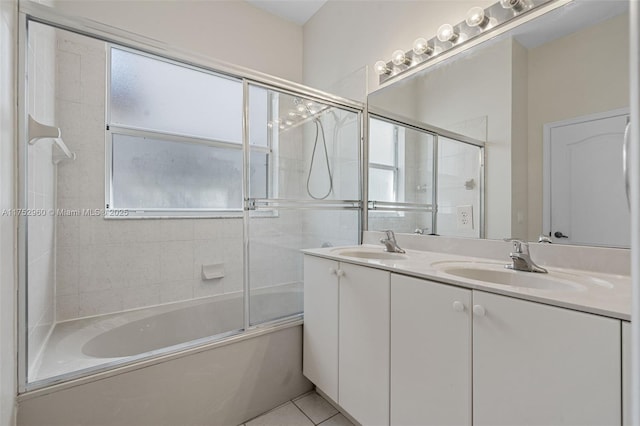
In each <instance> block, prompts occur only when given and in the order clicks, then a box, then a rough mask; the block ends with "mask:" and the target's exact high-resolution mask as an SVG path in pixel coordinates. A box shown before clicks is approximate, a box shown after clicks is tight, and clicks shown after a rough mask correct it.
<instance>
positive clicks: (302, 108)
mask: <svg viewBox="0 0 640 426" xmlns="http://www.w3.org/2000/svg"><path fill="white" fill-rule="evenodd" d="M296 109H297V110H298V111H299V112H305V111H306V110H307V108H306V107H305V106H304V105H302V104H298V106H297V107H296Z"/></svg>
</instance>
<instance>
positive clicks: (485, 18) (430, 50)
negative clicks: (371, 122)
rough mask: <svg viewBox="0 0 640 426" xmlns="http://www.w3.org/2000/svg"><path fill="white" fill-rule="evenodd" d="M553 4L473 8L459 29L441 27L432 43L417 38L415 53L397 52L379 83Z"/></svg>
mask: <svg viewBox="0 0 640 426" xmlns="http://www.w3.org/2000/svg"><path fill="white" fill-rule="evenodd" d="M551 1H553V0H501V1H499V2H497V3H495V4H493V5H491V6H489V7H488V8H486V9H482V8H481V7H472V8H471V9H469V11H468V12H467V16H466V18H465V20H464V21H462V22H460V23H458V24H457V25H450V24H443V25H441V26H440V28H438V31H437V34H436V35H435V36H434V37H432V38H431V39H430V40H426V39H424V38H422V37H420V38H417V39H416V40H415V41H414V42H413V48H412V49H411V50H408V51H406V52H403V51H402V50H396V51H395V52H393V55H392V59H391V60H390V61H389V62H385V61H378V62H376V64H375V66H374V71H375V72H376V73H377V74H378V75H379V82H380V84H382V83H384V82H386V81H387V80H390V79H392V78H394V77H396V76H398V75H400V74H403V73H404V72H406V71H407V70H410V69H413V68H415V67H417V66H418V65H422V64H424V63H426V62H428V61H430V60H431V59H433V58H435V57H436V56H438V55H439V54H441V53H442V52H445V51H447V50H450V49H453V48H457V47H458V46H461V45H463V44H464V43H465V42H467V41H469V40H472V39H474V38H475V37H478V36H479V35H481V34H485V33H487V32H489V31H491V30H493V29H495V28H497V27H499V26H501V25H503V24H505V23H507V22H509V21H511V20H513V19H516V18H519V17H520V16H523V15H525V14H526V13H527V12H529V11H531V10H534V9H536V8H537V7H539V6H542V5H543V4H545V3H549V2H551Z"/></svg>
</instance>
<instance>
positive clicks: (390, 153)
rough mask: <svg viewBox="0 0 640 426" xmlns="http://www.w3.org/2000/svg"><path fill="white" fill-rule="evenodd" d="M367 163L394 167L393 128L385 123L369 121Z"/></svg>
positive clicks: (394, 145)
mask: <svg viewBox="0 0 640 426" xmlns="http://www.w3.org/2000/svg"><path fill="white" fill-rule="evenodd" d="M369 135H370V137H369V162H370V163H376V164H384V165H387V166H395V165H396V164H395V163H396V136H395V126H394V125H393V124H391V123H387V122H385V121H380V120H376V119H373V118H372V119H371V120H369Z"/></svg>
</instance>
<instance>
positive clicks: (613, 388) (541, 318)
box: [303, 255, 630, 426]
mask: <svg viewBox="0 0 640 426" xmlns="http://www.w3.org/2000/svg"><path fill="white" fill-rule="evenodd" d="M304 279H305V293H304V302H305V303H304V305H305V320H304V321H305V323H304V340H303V341H304V365H303V372H304V374H305V376H306V377H308V378H309V379H310V380H311V381H312V382H313V383H314V384H315V385H316V386H317V387H318V388H319V389H320V390H322V391H323V392H325V393H326V394H327V395H328V396H329V397H330V398H332V399H333V400H334V401H336V402H337V403H338V404H339V405H340V406H341V407H342V408H343V409H344V410H345V411H346V412H347V413H349V414H350V415H351V416H353V418H354V419H355V420H357V421H358V422H359V423H361V424H363V425H367V426H377V425H389V424H391V425H393V426H403V425H411V426H414V425H421V426H423V425H424V426H427V425H467V426H469V425H472V424H473V425H474V426H484V425H487V426H489V425H491V426H494V425H510V426H514V425H554V426H556V425H581V426H585V425H621V424H624V425H627V424H630V420H629V418H628V408H629V406H628V405H629V404H628V400H629V395H628V382H627V381H626V380H625V379H623V377H626V376H628V375H629V374H630V373H629V369H630V366H629V364H630V359H629V358H630V356H629V352H630V350H629V341H630V339H629V334H630V331H629V330H630V326H629V323H628V322H624V321H620V320H618V319H614V318H607V317H604V316H599V315H594V314H588V313H584V312H578V311H574V310H571V309H565V308H561V307H554V306H549V305H545V304H542V303H537V302H532V301H526V300H521V299H516V298H513V297H508V296H503V295H497V294H494V293H489V292H485V291H481V290H475V289H474V290H471V289H467V288H463V287H457V286H455V285H448V284H441V283H437V282H433V281H430V280H427V279H420V278H413V277H408V276H405V275H400V274H397V273H390V272H388V271H384V270H380V269H375V268H370V267H365V266H358V265H354V264H350V263H345V262H338V261H333V260H328V259H324V258H320V257H315V256H311V255H306V256H305V260H304Z"/></svg>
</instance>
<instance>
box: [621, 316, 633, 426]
mask: <svg viewBox="0 0 640 426" xmlns="http://www.w3.org/2000/svg"><path fill="white" fill-rule="evenodd" d="M622 425H623V426H631V323H630V322H628V321H622Z"/></svg>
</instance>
